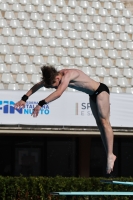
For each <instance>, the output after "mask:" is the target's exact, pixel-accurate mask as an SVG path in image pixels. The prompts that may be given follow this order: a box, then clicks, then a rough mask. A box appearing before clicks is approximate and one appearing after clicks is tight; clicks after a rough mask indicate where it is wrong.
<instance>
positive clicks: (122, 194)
mask: <svg viewBox="0 0 133 200" xmlns="http://www.w3.org/2000/svg"><path fill="white" fill-rule="evenodd" d="M50 194H51V195H62V196H91V195H93V196H102V195H107V196H133V192H102V191H101V192H94V191H93V192H92V191H91V192H52V193H50Z"/></svg>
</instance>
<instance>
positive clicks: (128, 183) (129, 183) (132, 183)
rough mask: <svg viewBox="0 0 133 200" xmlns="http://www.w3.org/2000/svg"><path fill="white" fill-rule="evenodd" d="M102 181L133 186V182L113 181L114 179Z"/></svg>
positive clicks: (103, 181)
mask: <svg viewBox="0 0 133 200" xmlns="http://www.w3.org/2000/svg"><path fill="white" fill-rule="evenodd" d="M101 182H102V183H110V184H119V185H130V186H133V182H127V181H126V182H124V181H112V180H101Z"/></svg>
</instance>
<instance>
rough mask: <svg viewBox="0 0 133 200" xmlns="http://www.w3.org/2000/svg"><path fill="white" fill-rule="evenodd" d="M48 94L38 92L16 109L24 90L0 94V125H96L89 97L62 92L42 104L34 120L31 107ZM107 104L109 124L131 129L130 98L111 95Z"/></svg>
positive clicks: (130, 95)
mask: <svg viewBox="0 0 133 200" xmlns="http://www.w3.org/2000/svg"><path fill="white" fill-rule="evenodd" d="M50 93H51V92H43V91H38V92H36V93H35V94H33V95H32V96H31V97H30V98H29V100H28V101H27V104H26V106H25V108H24V109H20V110H15V109H14V103H16V102H17V101H19V100H20V99H21V97H22V96H23V95H24V91H9V90H8V91H1V97H0V124H26V125H30V124H33V125H61V126H62V125H64V126H65V125H67V126H96V123H95V119H94V117H93V115H92V112H91V109H90V104H89V96H88V95H87V94H84V93H82V92H80V93H79V92H64V93H63V95H62V96H61V97H60V98H59V99H57V100H56V101H54V102H51V103H50V104H48V105H45V106H44V108H42V109H41V111H40V113H39V116H38V117H37V118H33V117H32V116H31V113H32V110H33V108H34V107H35V106H36V105H37V103H38V101H40V100H42V99H44V98H45V97H47V96H48V95H49V94H50ZM110 103H111V116H110V121H111V125H112V126H114V127H133V95H132V94H114V93H111V95H110Z"/></svg>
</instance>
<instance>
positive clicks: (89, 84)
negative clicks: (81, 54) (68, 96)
mask: <svg viewBox="0 0 133 200" xmlns="http://www.w3.org/2000/svg"><path fill="white" fill-rule="evenodd" d="M60 73H61V74H62V76H65V75H66V74H68V73H69V74H70V77H71V80H70V82H69V85H68V87H70V88H74V89H76V90H79V91H82V92H85V93H87V94H90V95H91V94H93V93H94V91H96V89H97V88H98V87H99V85H100V83H99V82H96V81H94V80H93V79H91V78H90V77H89V76H87V75H86V74H85V73H84V72H82V71H80V70H78V69H63V70H61V71H60Z"/></svg>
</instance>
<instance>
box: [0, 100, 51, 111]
mask: <svg viewBox="0 0 133 200" xmlns="http://www.w3.org/2000/svg"><path fill="white" fill-rule="evenodd" d="M14 104H15V102H13V101H8V100H4V101H1V100H0V112H1V111H2V112H3V114H15V113H19V114H25V115H27V114H30V115H31V114H32V112H33V109H34V108H35V107H36V105H37V104H38V102H34V101H27V102H26V104H25V108H20V109H15V108H14ZM49 113H50V110H49V105H48V104H47V105H44V106H43V107H42V108H41V110H40V112H39V114H43V115H48V114H49Z"/></svg>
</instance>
